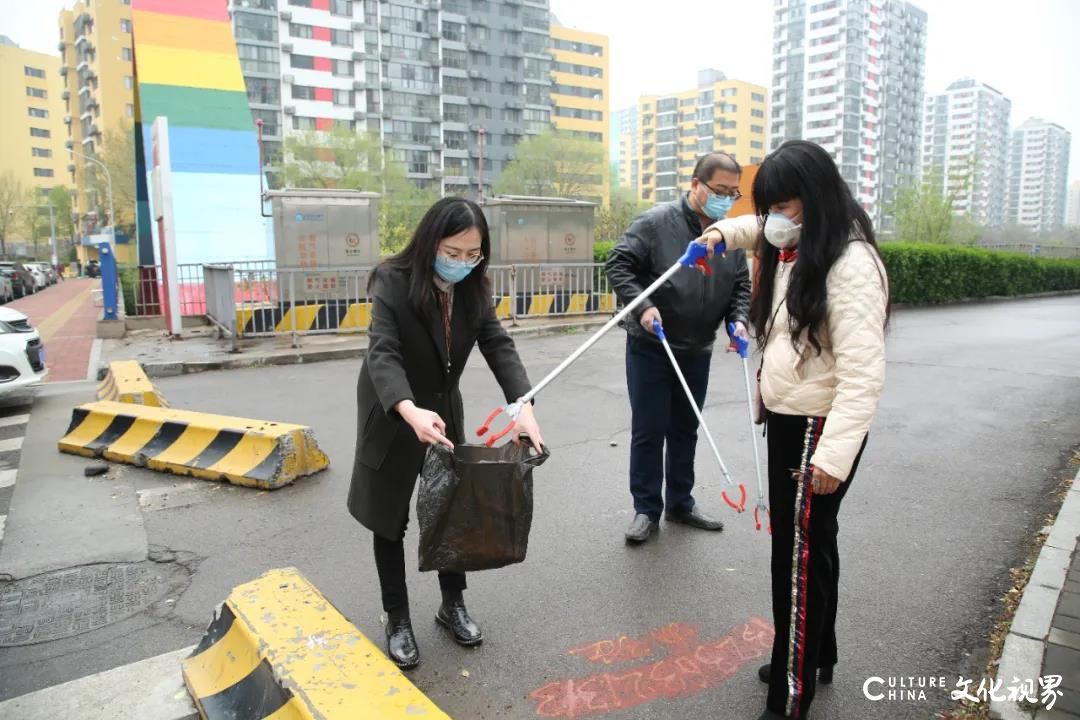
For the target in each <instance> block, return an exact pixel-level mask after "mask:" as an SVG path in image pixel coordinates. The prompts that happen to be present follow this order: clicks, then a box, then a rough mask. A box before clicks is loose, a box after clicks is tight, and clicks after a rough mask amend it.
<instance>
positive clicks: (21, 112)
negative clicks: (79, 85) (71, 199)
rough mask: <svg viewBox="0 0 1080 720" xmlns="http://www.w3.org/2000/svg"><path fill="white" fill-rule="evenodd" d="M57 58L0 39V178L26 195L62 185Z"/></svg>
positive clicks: (64, 176)
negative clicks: (4, 175) (9, 177)
mask: <svg viewBox="0 0 1080 720" xmlns="http://www.w3.org/2000/svg"><path fill="white" fill-rule="evenodd" d="M62 94H63V83H62V82H61V77H60V58H59V57H57V56H55V55H46V54H45V53H39V52H33V51H32V50H24V49H22V48H20V47H19V46H18V45H16V44H15V43H14V42H13V41H12V40H10V39H9V38H7V37H5V36H3V35H0V108H3V112H0V137H3V138H4V142H3V143H0V172H4V171H11V172H12V173H14V175H15V178H16V179H17V180H18V181H19V183H20V184H21V185H22V186H23V188H25V189H26V190H29V189H30V188H35V187H36V188H41V189H42V190H43V191H48V190H49V189H51V188H52V187H54V186H56V185H67V184H68V177H69V176H68V175H67V173H66V172H65V170H64V168H66V167H67V163H68V160H67V153H66V151H65V150H64V141H65V140H66V139H67V134H66V131H65V130H64V101H63V99H62Z"/></svg>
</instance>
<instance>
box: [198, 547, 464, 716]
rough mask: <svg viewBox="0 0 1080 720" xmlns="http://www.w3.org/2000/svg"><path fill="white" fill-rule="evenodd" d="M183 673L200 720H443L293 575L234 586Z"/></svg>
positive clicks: (291, 571) (276, 574)
mask: <svg viewBox="0 0 1080 720" xmlns="http://www.w3.org/2000/svg"><path fill="white" fill-rule="evenodd" d="M182 667H183V674H184V683H185V684H186V685H187V688H188V691H189V692H190V693H191V697H192V699H193V700H194V701H195V706H196V707H197V708H198V710H199V714H200V715H202V717H203V718H205V719H206V720H219V719H220V720H224V719H225V718H229V719H236V718H243V719H245V720H260V719H262V718H272V719H273V720H301V719H304V720H309V719H314V718H319V719H320V720H395V718H427V719H428V720H435V719H445V720H449V716H448V715H447V714H446V713H444V712H443V711H442V710H440V709H439V708H438V707H437V706H436V705H435V703H433V702H432V701H431V700H429V699H428V698H427V696H426V695H424V694H423V693H422V692H421V691H420V690H419V689H418V688H417V687H416V686H415V685H413V684H412V683H411V682H409V680H408V678H406V677H405V676H404V675H403V674H402V673H401V671H400V670H398V668H397V667H396V666H395V665H394V664H393V663H392V662H390V661H389V660H388V659H387V658H386V656H385V655H383V653H382V651H381V650H379V648H378V647H376V646H375V644H374V643H372V642H371V641H370V640H368V639H367V638H366V637H365V636H364V635H363V634H362V633H361V632H360V631H359V630H357V629H356V627H355V626H354V625H353V624H352V623H350V622H349V621H348V620H346V619H345V617H344V616H343V615H342V614H341V613H340V612H339V611H338V610H337V608H335V607H334V606H333V605H332V604H331V603H330V601H329V600H327V599H326V597H325V596H324V595H323V594H322V593H320V592H319V590H318V589H317V588H316V587H315V586H314V585H312V584H311V583H310V582H308V581H307V579H305V578H304V576H303V575H301V574H300V572H299V571H298V570H296V569H295V568H284V569H280V570H271V571H269V572H267V573H266V574H265V575H263V576H262V577H260V578H258V579H256V580H253V581H251V582H249V583H245V584H244V585H240V586H239V587H237V588H235V589H234V590H233V591H232V593H231V594H230V595H229V597H228V599H227V600H225V602H224V603H222V605H221V606H220V607H219V608H218V611H217V613H216V614H215V616H214V619H213V621H212V622H211V623H210V626H209V627H208V628H207V631H206V635H205V637H203V639H202V642H201V643H199V646H198V647H197V648H196V649H195V652H193V653H192V654H191V657H189V658H188V659H187V660H185V661H184V662H183V666H182Z"/></svg>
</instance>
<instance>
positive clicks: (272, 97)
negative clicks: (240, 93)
mask: <svg viewBox="0 0 1080 720" xmlns="http://www.w3.org/2000/svg"><path fill="white" fill-rule="evenodd" d="M244 82H245V84H246V85H247V96H248V102H249V103H256V104H259V105H276V104H278V103H279V102H281V81H280V80H269V79H265V78H245V79H244Z"/></svg>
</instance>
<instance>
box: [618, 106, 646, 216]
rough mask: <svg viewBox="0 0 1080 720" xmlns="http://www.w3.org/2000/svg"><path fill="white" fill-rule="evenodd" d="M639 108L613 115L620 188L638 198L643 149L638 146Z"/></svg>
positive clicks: (626, 109)
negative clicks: (627, 190)
mask: <svg viewBox="0 0 1080 720" xmlns="http://www.w3.org/2000/svg"><path fill="white" fill-rule="evenodd" d="M638 138H639V135H638V106H637V105H632V106H630V107H628V108H623V109H622V110H619V111H618V112H616V113H614V114H613V115H612V122H611V143H612V153H611V154H612V155H613V156H614V166H615V169H614V172H615V173H616V177H615V178H613V182H615V181H617V182H618V186H619V187H620V188H626V189H629V190H630V191H631V192H633V193H634V196H635V197H637V195H638V192H639V189H640V184H641V176H640V165H641V149H640V146H639V145H638Z"/></svg>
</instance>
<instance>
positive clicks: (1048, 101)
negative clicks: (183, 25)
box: [0, 0, 1080, 181]
mask: <svg viewBox="0 0 1080 720" xmlns="http://www.w3.org/2000/svg"><path fill="white" fill-rule="evenodd" d="M550 2H551V10H552V12H553V13H555V15H556V16H557V17H558V19H559V20H560V21H561V22H562V23H563V24H564V25H568V26H570V27H577V28H580V29H582V30H590V31H592V32H600V33H605V34H607V35H608V36H609V37H610V38H611V94H612V97H611V109H612V110H617V109H620V108H622V107H626V106H628V105H632V104H634V103H635V101H636V100H637V97H638V96H639V95H644V94H654V93H664V92H674V91H677V90H682V89H688V88H691V87H693V86H694V84H695V83H696V82H697V71H698V70H699V69H701V68H705V67H714V68H716V69H718V70H721V71H723V72H724V73H726V74H727V75H728V77H732V78H738V79H740V80H747V81H749V82H756V83H759V84H761V85H766V86H768V84H769V75H770V68H771V66H772V57H771V54H772V41H771V39H772V7H773V3H772V0H742V1H741V2H735V1H734V0H681V2H678V3H666V2H632V1H631V0H550ZM72 4H73V3H72V2H71V0H0V35H8V36H10V37H11V39H13V40H14V41H15V42H17V43H19V45H21V46H23V47H26V48H30V49H34V50H40V51H42V52H49V53H53V54H56V52H57V51H56V42H57V40H58V34H57V32H58V31H57V23H56V17H57V14H58V13H59V11H60V9H61V8H64V7H70V6H71V5H72ZM915 4H916V5H918V6H919V7H921V8H923V9H924V10H926V11H927V13H928V14H929V30H928V49H927V58H926V91H927V92H928V93H933V92H939V91H941V90H944V89H945V87H946V86H947V85H948V84H949V83H951V82H952V81H953V80H956V79H958V78H961V77H974V78H975V79H977V80H979V81H980V82H984V83H987V84H988V85H991V86H993V87H995V88H997V89H998V90H1000V91H1001V92H1003V93H1005V95H1006V96H1007V97H1008V98H1009V99H1010V100H1012V123H1013V125H1018V124H1020V123H1021V122H1023V121H1024V120H1026V119H1028V118H1029V117H1032V116H1037V117H1042V118H1045V119H1046V120H1050V121H1052V122H1056V123H1058V124H1059V125H1062V126H1064V127H1065V128H1066V129H1067V130H1069V131H1070V132H1071V133H1072V135H1073V141H1072V156H1071V166H1070V173H1069V177H1070V181H1071V180H1080V79H1078V78H1077V75H1076V72H1077V68H1080V0H1023V2H998V1H989V0H917V1H916V3H915Z"/></svg>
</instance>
